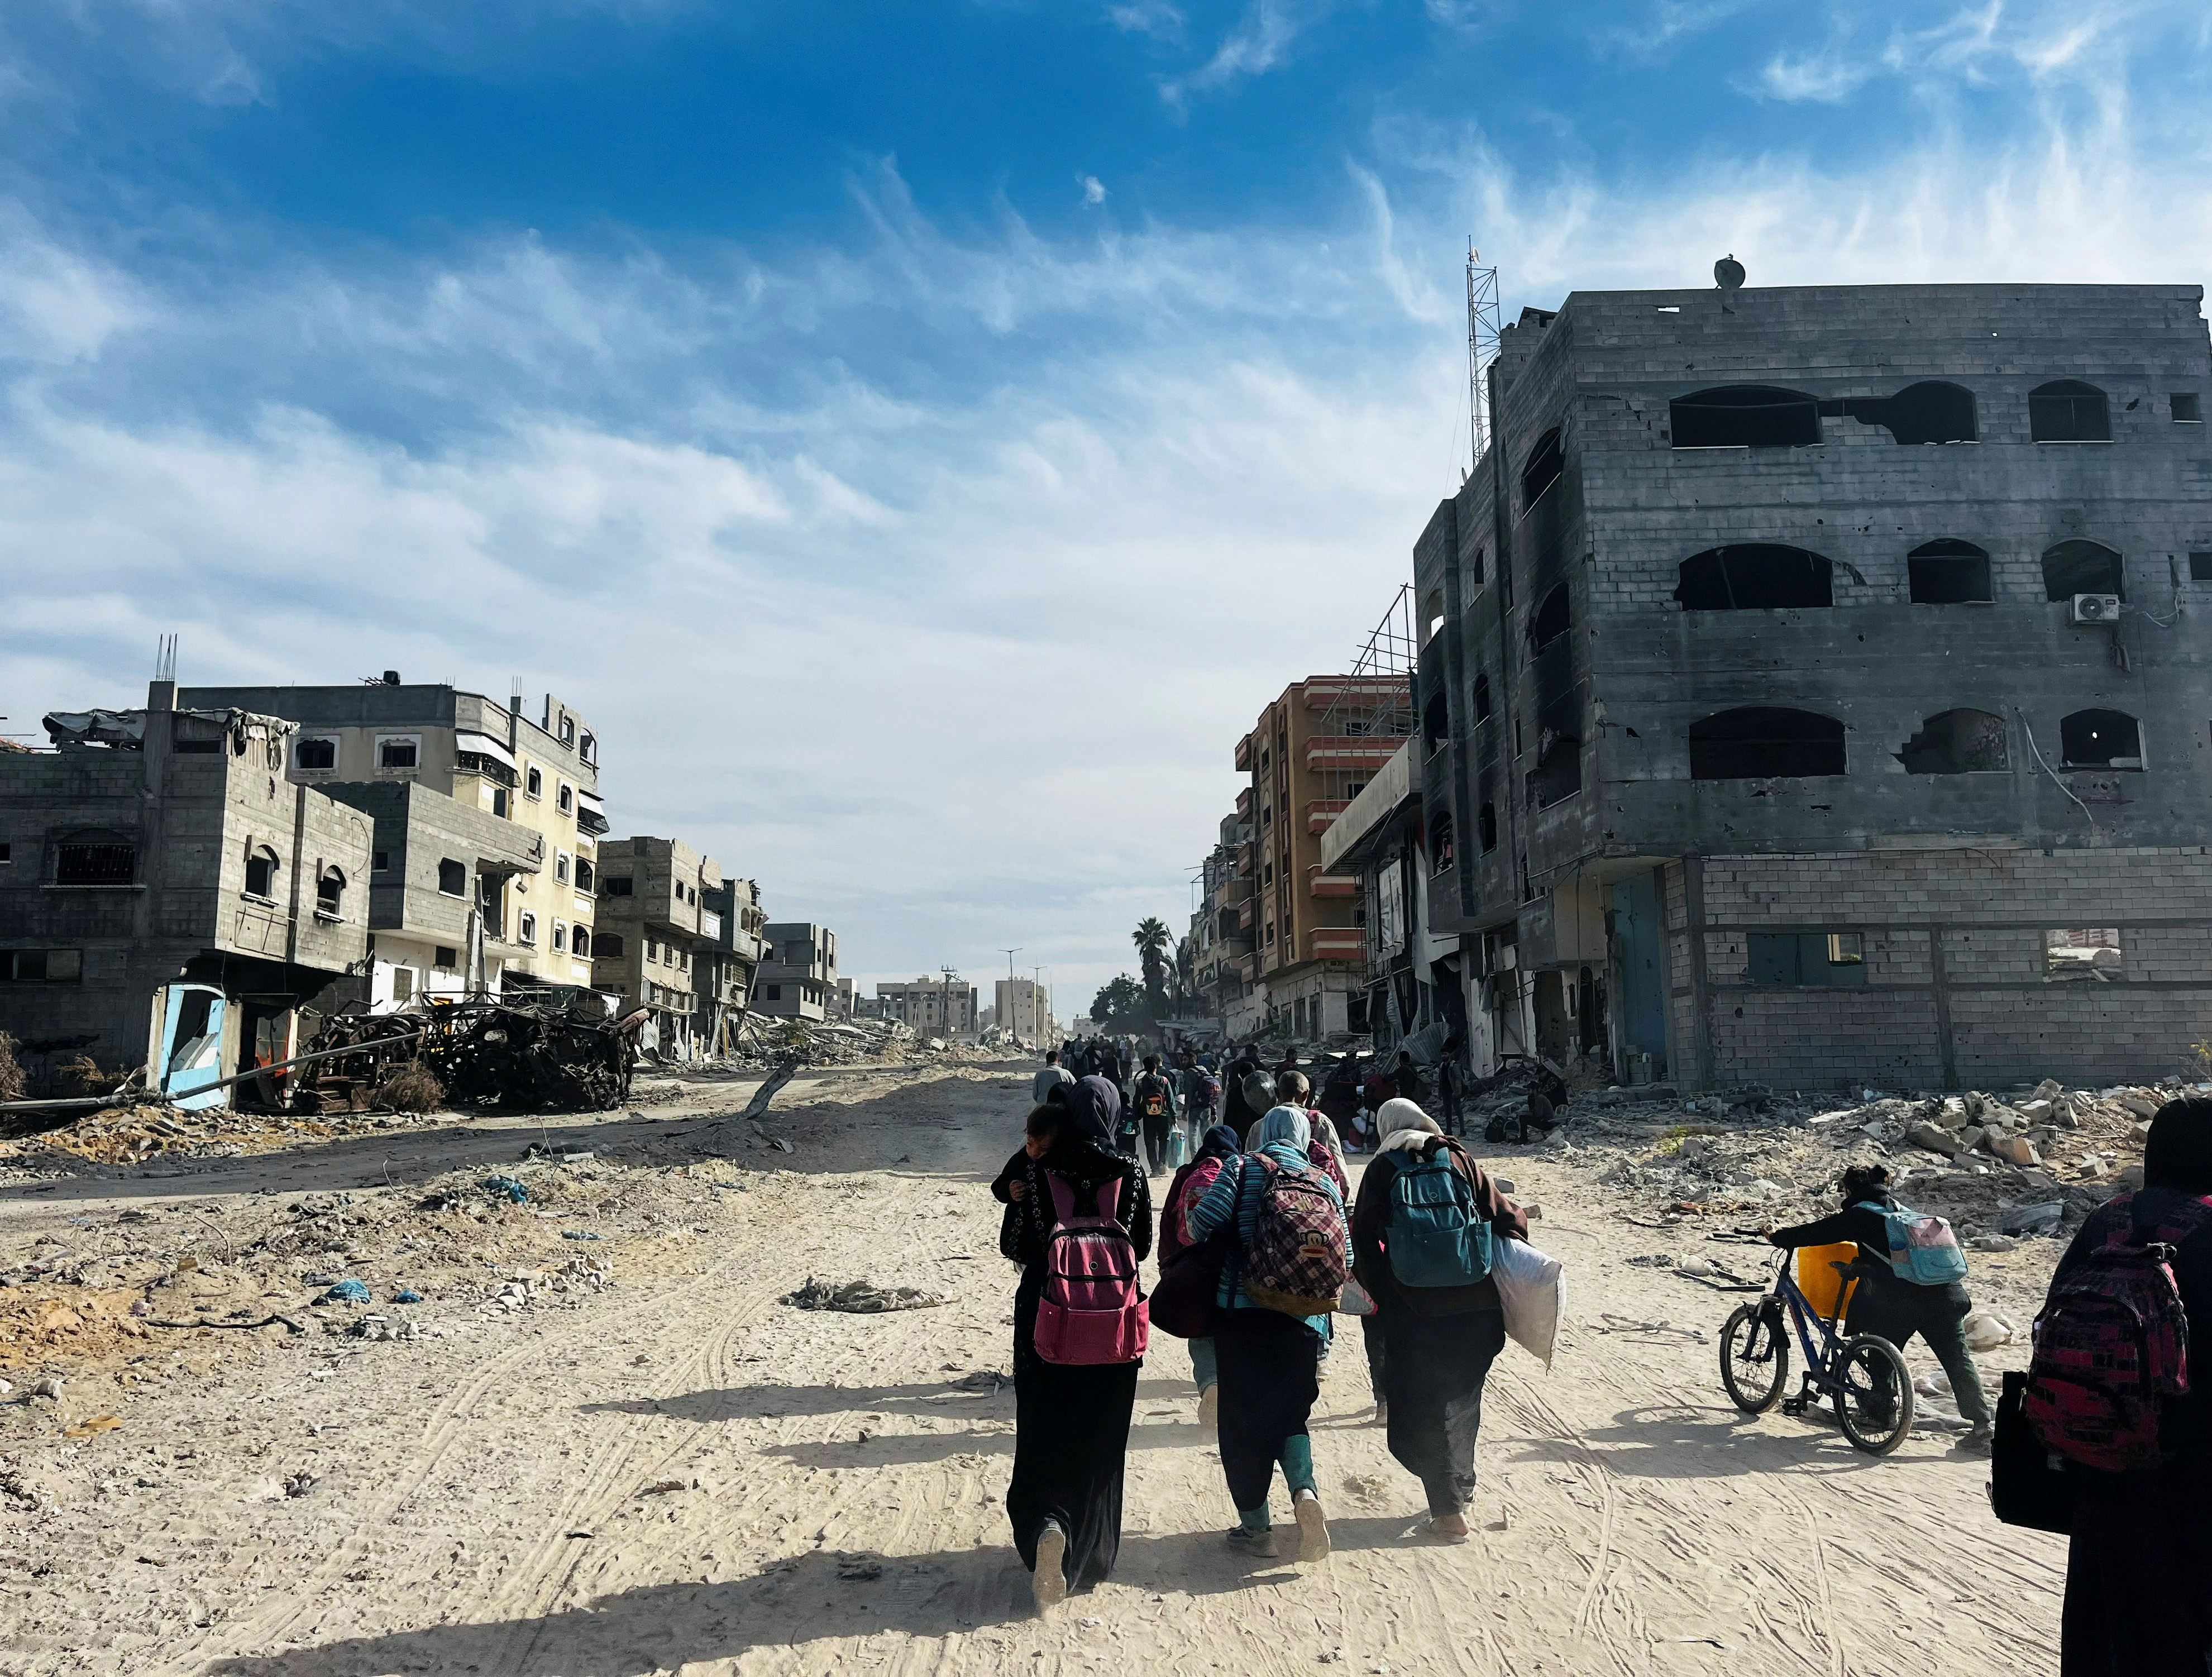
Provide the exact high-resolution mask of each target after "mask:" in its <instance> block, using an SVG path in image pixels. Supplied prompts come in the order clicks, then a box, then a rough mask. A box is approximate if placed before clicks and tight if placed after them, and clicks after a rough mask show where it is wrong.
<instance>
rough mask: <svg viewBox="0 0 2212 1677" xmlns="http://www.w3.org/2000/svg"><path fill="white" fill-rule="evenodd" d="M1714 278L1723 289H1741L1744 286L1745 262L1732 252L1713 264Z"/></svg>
mask: <svg viewBox="0 0 2212 1677" xmlns="http://www.w3.org/2000/svg"><path fill="white" fill-rule="evenodd" d="M1713 279H1714V281H1715V283H1717V284H1718V285H1719V286H1720V289H1722V290H1723V291H1736V290H1741V289H1742V286H1743V264H1741V262H1738V261H1737V260H1736V259H1735V252H1729V254H1728V255H1726V256H1724V257H1723V258H1721V259H1720V260H1719V261H1718V262H1716V263H1715V264H1713Z"/></svg>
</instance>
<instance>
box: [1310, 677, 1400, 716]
mask: <svg viewBox="0 0 2212 1677" xmlns="http://www.w3.org/2000/svg"><path fill="white" fill-rule="evenodd" d="M1411 686H1412V684H1411V683H1410V682H1409V681H1408V680H1407V678H1406V677H1404V676H1323V677H1319V678H1317V679H1316V680H1313V681H1310V682H1308V683H1307V684H1306V690H1305V703H1306V708H1307V709H1308V710H1327V709H1328V708H1329V707H1330V706H1331V705H1333V704H1334V703H1336V702H1337V701H1338V700H1340V699H1341V700H1343V701H1344V702H1346V704H1352V705H1358V706H1362V707H1364V708H1371V709H1377V710H1380V709H1384V708H1388V707H1389V706H1391V705H1393V704H1400V705H1402V704H1404V703H1405V702H1407V691H1408V690H1409V689H1410V687H1411Z"/></svg>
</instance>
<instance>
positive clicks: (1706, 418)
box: [1667, 385, 1820, 448]
mask: <svg viewBox="0 0 2212 1677" xmlns="http://www.w3.org/2000/svg"><path fill="white" fill-rule="evenodd" d="M1667 420H1668V425H1667V429H1668V435H1669V437H1670V438H1671V439H1672V441H1673V442H1674V447H1677V448H1797V447H1804V446H1806V445H1808V444H1811V443H1817V442H1818V441H1820V404H1819V403H1818V402H1816V401H1815V400H1814V398H1811V397H1809V396H1807V395H1804V394H1802V392H1798V391H1794V390H1778V389H1776V388H1774V387H1773V386H1771V385H1724V386H1721V387H1719V388H1718V389H1715V390H1701V391H1699V392H1697V393H1696V394H1695V395H1694V396H1678V397H1676V398H1674V400H1673V401H1672V402H1670V403H1668V404H1667Z"/></svg>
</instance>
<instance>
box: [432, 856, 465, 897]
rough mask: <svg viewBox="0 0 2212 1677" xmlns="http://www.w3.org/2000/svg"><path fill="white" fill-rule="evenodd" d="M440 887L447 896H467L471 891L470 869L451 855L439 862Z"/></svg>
mask: <svg viewBox="0 0 2212 1677" xmlns="http://www.w3.org/2000/svg"><path fill="white" fill-rule="evenodd" d="M438 889H439V890H441V891H442V892H444V893H445V894H446V895H447V896H467V895H468V891H469V871H468V869H467V868H466V867H465V866H462V864H460V863H459V862H457V861H455V860H453V858H452V857H451V856H447V857H444V858H442V859H441V860H440V861H439V863H438Z"/></svg>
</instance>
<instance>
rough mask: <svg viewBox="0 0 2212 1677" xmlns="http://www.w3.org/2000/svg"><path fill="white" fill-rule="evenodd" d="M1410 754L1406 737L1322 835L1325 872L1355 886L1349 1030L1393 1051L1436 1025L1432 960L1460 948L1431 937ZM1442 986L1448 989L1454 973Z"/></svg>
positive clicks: (1417, 791) (1425, 868) (1417, 794)
mask: <svg viewBox="0 0 2212 1677" xmlns="http://www.w3.org/2000/svg"><path fill="white" fill-rule="evenodd" d="M1413 751H1414V745H1413V741H1412V740H1410V739H1408V740H1407V741H1405V742H1404V743H1403V744H1401V745H1400V746H1399V747H1398V750H1397V754H1396V755H1395V756H1393V757H1392V758H1391V759H1390V761H1389V763H1385V764H1384V765H1383V767H1382V768H1381V769H1379V770H1377V771H1376V774H1375V775H1374V777H1373V778H1372V779H1370V781H1368V782H1367V784H1366V785H1365V786H1364V787H1361V788H1360V790H1359V791H1358V793H1356V794H1355V795H1354V796H1353V797H1352V800H1351V801H1350V802H1349V803H1348V804H1347V805H1346V806H1345V808H1344V810H1343V811H1342V812H1341V813H1340V814H1339V815H1338V816H1337V817H1336V819H1335V820H1334V821H1333V822H1331V823H1329V827H1328V831H1327V832H1325V833H1323V834H1322V835H1321V855H1322V868H1323V870H1324V871H1325V872H1328V873H1330V874H1335V875H1350V876H1351V877H1352V878H1356V879H1358V882H1359V898H1358V900H1359V902H1361V904H1362V905H1363V906H1364V910H1365V912H1364V914H1363V915H1362V916H1361V920H1362V926H1361V929H1362V930H1363V931H1364V932H1365V933H1366V934H1367V939H1366V948H1365V964H1366V991H1365V993H1364V995H1363V996H1361V997H1359V998H1358V1000H1356V1001H1355V1002H1354V1004H1353V1007H1352V1016H1353V1017H1352V1029H1354V1030H1364V1031H1366V1032H1368V1033H1370V1035H1372V1036H1373V1037H1374V1038H1375V1043H1376V1047H1377V1048H1389V1047H1392V1046H1394V1045H1395V1044H1397V1043H1399V1042H1403V1041H1405V1039H1406V1038H1407V1037H1409V1036H1413V1033H1414V1032H1416V1031H1417V1030H1420V1029H1421V1028H1422V1027H1423V1026H1424V1025H1426V1024H1432V1023H1434V1022H1435V1020H1436V1019H1437V1018H1438V1016H1439V1012H1440V1009H1439V1007H1438V1005H1437V985H1438V979H1437V959H1438V957H1439V956H1440V955H1441V954H1443V953H1445V952H1450V953H1456V952H1457V950H1458V939H1457V938H1456V937H1452V938H1449V939H1447V940H1446V941H1445V945H1444V948H1443V949H1442V950H1439V949H1438V948H1437V946H1436V940H1435V939H1432V938H1431V935H1430V933H1429V927H1428V866H1427V851H1426V849H1425V846H1424V845H1423V843H1422V834H1421V791H1420V785H1419V781H1418V780H1417V779H1416V778H1415V775H1414V771H1413ZM1443 982H1444V985H1445V987H1446V989H1447V991H1451V990H1453V989H1454V988H1455V986H1456V983H1457V976H1456V974H1455V973H1453V974H1449V975H1446V976H1445V978H1444V980H1443ZM1456 1001H1457V997H1456V995H1454V1002H1456Z"/></svg>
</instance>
